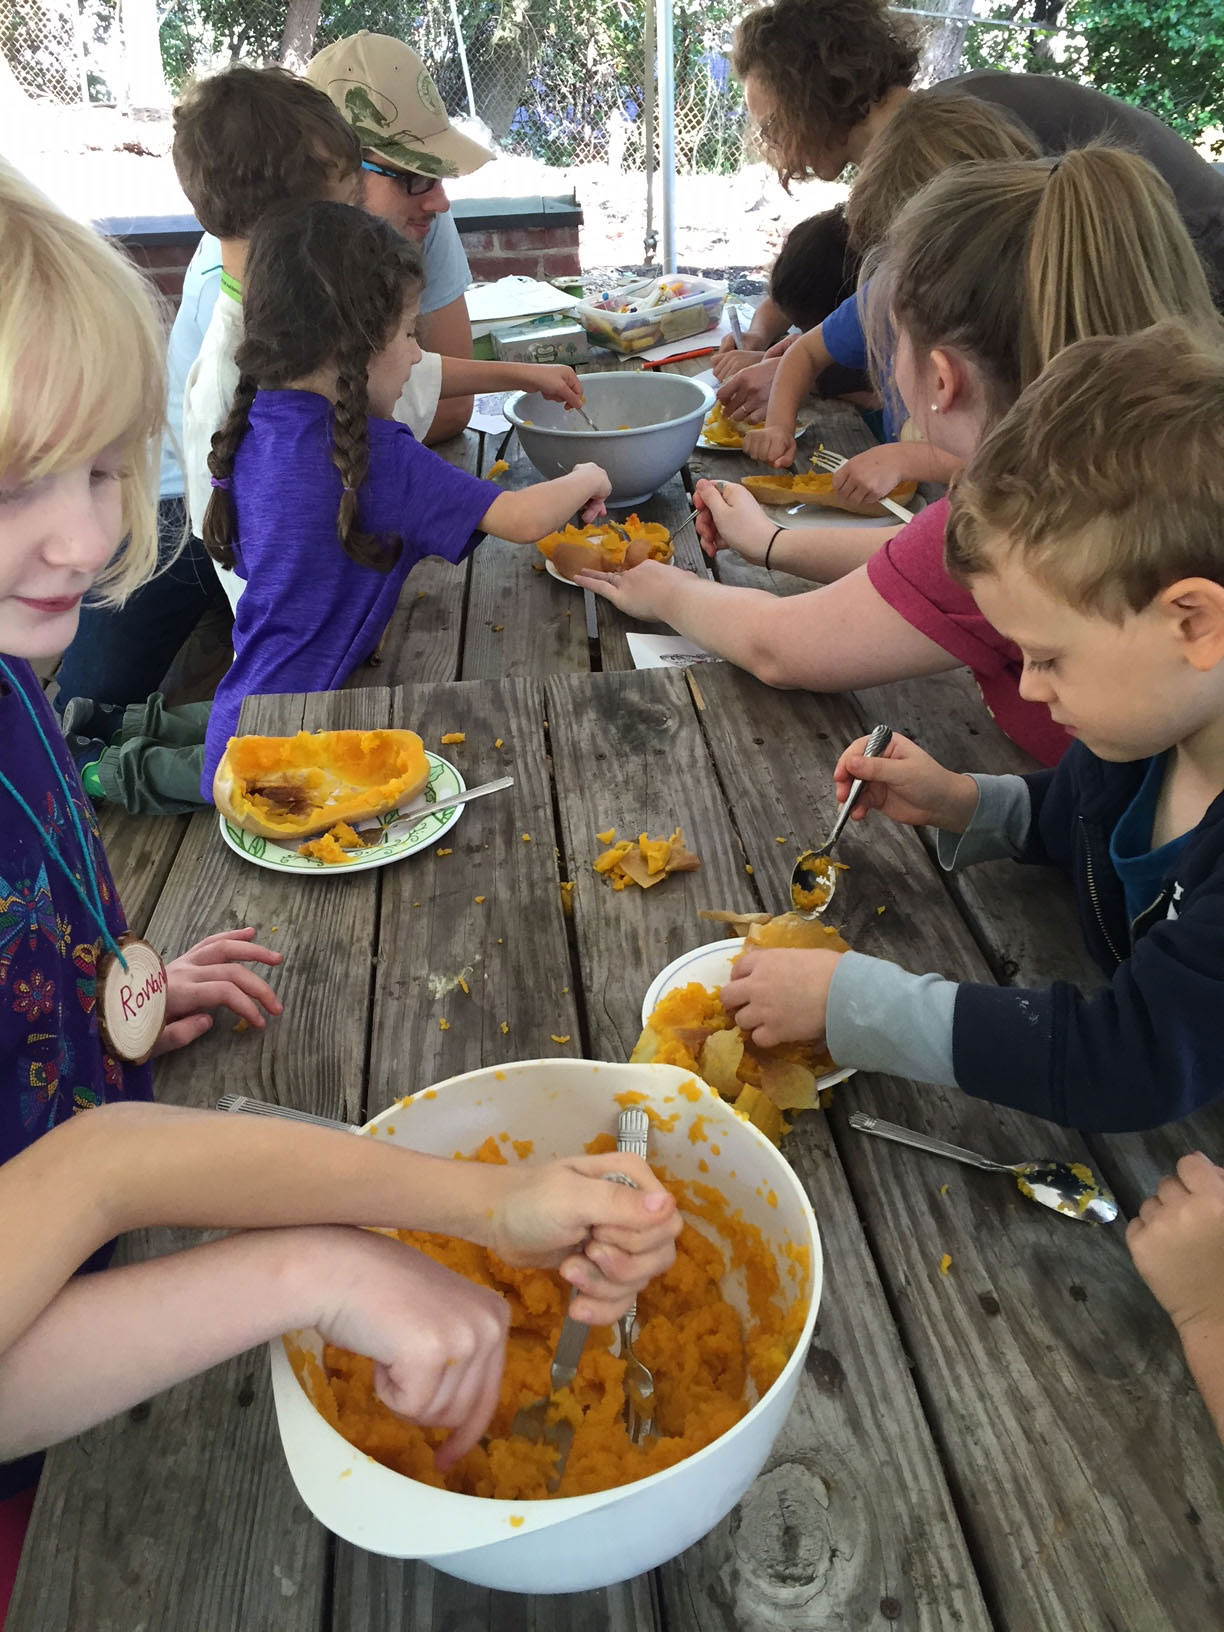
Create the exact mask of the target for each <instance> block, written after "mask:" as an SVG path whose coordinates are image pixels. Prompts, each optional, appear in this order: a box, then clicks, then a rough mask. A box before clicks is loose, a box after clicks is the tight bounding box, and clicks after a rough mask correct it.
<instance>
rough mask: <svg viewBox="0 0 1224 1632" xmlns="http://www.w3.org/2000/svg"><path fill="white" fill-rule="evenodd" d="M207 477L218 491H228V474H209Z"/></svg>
mask: <svg viewBox="0 0 1224 1632" xmlns="http://www.w3.org/2000/svg"><path fill="white" fill-rule="evenodd" d="M208 479H209V481H210V482H211V483H212V485H213V487H215V488H216V489H217V491H218V492H219V493H228V492H229V490H230V479H229V477H228V476H210V477H209V478H208Z"/></svg>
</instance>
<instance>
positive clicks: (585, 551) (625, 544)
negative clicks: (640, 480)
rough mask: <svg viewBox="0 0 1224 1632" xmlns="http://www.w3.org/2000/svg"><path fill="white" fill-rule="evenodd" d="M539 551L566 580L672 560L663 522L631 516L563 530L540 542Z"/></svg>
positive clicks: (668, 534)
mask: <svg viewBox="0 0 1224 1632" xmlns="http://www.w3.org/2000/svg"><path fill="white" fill-rule="evenodd" d="M536 549H537V550H539V552H540V554H541V555H542V556H544V557H545V558H546V559H547V560H549V561H551V562H552V564H553V566H554V567H555V568H556V570H557V571H558V572H559V573H560V574H561V576H562V577H563V578H574V577H576V576H577V574H578V573H580V572H624V571H627V570H628V568H630V567H636V566H638V565H639V563H640V562H642V561H670V560H671V558H672V545H671V534H670V533H669V532H668V530H667V528H666V527H664V526H663V525H662V523H660V522H657V521H643V520H642V519H641V518H640V517H639V516H637V515H632V516H629V517H628V518H627V519H626V520H625V521H623V522H612V521H595V522H591V523H590V525H589V526H586V527H574V526H573V525H571V526H569V527H563V528H561V530H560V531H559V532H555V533H548V534H546V535H545V537H543V538H542V539H540V541H539V543H538V544H537V545H536Z"/></svg>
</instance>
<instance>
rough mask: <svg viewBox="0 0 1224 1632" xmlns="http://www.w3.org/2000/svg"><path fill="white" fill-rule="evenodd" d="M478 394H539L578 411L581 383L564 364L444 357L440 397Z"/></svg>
mask: <svg viewBox="0 0 1224 1632" xmlns="http://www.w3.org/2000/svg"><path fill="white" fill-rule="evenodd" d="M478 391H539V392H540V394H541V395H542V396H545V397H547V398H548V400H549V401H550V402H563V403H565V404H566V405H567V406H568V407H570V408H577V406H578V405H579V403H581V402H582V400H583V396H582V382H581V381H580V380H579V378H578V376H577V374H575V373H574V371H573V369H572V368H568V367H566V365H565V364H564V363H491V362H487V361H485V360H484V359H483V358H479V357H475V358H474V357H443V359H442V396H443V397H470V396H473V395H474V394H475V393H476V392H478Z"/></svg>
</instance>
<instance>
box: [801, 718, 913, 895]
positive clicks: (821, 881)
mask: <svg viewBox="0 0 1224 1632" xmlns="http://www.w3.org/2000/svg"><path fill="white" fill-rule="evenodd" d="M891 741H892V726H891V725H877V726H876V728H875V730H874V731H873V732H872V733H871V735H870V736H869V737H868V738H867V741H866V743H865V745H864V747H863V758H864V759H874V758H875V757H876V756H877V754H882V753H883V752H884V750H885V749H886V748H887V747H888V745H889V743H890V742H891ZM862 791H863V779H862V777H856V778H855V780H854V781H853V782H852V783H851V784H850V792H849V793H848V794H847V795H846V802H845V804H844V805H843V806H842V807H841V809H840V810H839V811H838V813H837V820H836V821H835V822H834V823H833V827H832V829H831V831H830V833H829V836H828V838H827V839H826V840H825V842H824V843H823V844H822V845H821V846H820V848H819V849H818V850H805V851H804V852H803V854H802V855H801V856H800V857H799V860H798V861H797V862H796V863H795V865H794V867H793V868H792V869H791V887H790V893H791V905H792V906H793V907H794V909H795V911H796V912H798V913H799V914H801V915H802V916H804V917H808V918H815V917H816V915H817V914H818V913H821V912H823V911H824V910H825V908H826V907H827V906H828V904H829V902H830V901H832V899H833V891H834V890H835V889H836V888H837V872H836V869H835V868H834V866H833V863H832V862H831V861H830V860H829V856H830V853H831V852H832V849H833V846H834V845H835V844H836V843H837V841H838V839H840V838H841V836H842V830H843V829H844V828H845V825H846V823H847V822H848V821H849V820H850V812H851V811H852V810H853V809H854V803H855V800H856V799H857V798H858V796H859V794H860V793H861V792H862Z"/></svg>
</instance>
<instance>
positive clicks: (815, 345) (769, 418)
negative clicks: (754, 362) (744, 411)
mask: <svg viewBox="0 0 1224 1632" xmlns="http://www.w3.org/2000/svg"><path fill="white" fill-rule="evenodd" d="M832 361H833V358H832V357H831V356H830V355H829V350H828V347H827V346H826V345H825V343H824V337H823V335H822V333H821V325H820V324H817V326H816V327H815V328H814V329H809V330H808V331H807V333H806V334H803V335H801V336H800V337H799V339H798V340H796V341H795V343H794V345H793V346H791V347H790V348H789V350H788V351H787V353H786V355H785V356H784V357H783V359H782V361H781V362H780V363H779V364H778V372H777V373H776V374H775V375H774V382H773V388H772V390H771V391H770V393H769V408H768V410H767V411H766V414H765V428H764V429H763V430H760V431H749V432H748V434H747V435H746V436H745V437H744V452H745V453H746V454H747V455H748V457H749V458H750V459H761V460H764V462H765V463H766V464H771V465H776V466H777V467H778V468H779V469H784V468H785V467H786V466H787V465H789V464H791V463H793V461H794V458H795V420H796V418H797V416H798V413H799V409H800V407H801V406H802V404H803V403H804V402H805V401H806V399H807V397H808V395H809V394H810V392H811V391H812V388H813V386H814V385H815V383H816V381H817V380H818V379H819V377H820V376H821V375H822V374H823V373H824V371H825V369H826V368H828V367H829V365H830V364H831V363H832Z"/></svg>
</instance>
